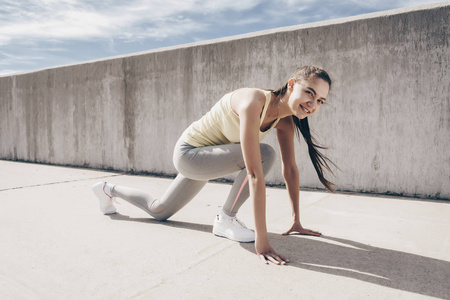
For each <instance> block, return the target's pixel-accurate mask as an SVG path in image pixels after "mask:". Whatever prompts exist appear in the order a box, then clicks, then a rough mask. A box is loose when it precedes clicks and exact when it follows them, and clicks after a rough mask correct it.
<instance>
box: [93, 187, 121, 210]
mask: <svg viewBox="0 0 450 300" xmlns="http://www.w3.org/2000/svg"><path fill="white" fill-rule="evenodd" d="M92 190H93V191H94V194H95V196H97V198H98V200H99V202H100V211H101V212H102V213H103V214H105V215H112V214H115V213H116V208H115V207H114V205H113V199H114V197H113V196H111V191H110V187H109V186H107V183H106V182H105V181H100V182H98V183H96V184H94V185H93V186H92ZM108 193H109V194H108Z"/></svg>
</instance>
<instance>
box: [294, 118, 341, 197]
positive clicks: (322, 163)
mask: <svg viewBox="0 0 450 300" xmlns="http://www.w3.org/2000/svg"><path fill="white" fill-rule="evenodd" d="M292 119H293V120H294V124H295V127H296V133H297V137H298V138H299V139H300V134H301V135H302V136H303V139H304V140H305V142H306V144H307V145H308V153H309V157H310V158H311V162H312V164H313V166H314V169H315V170H316V173H317V176H318V177H319V180H320V182H322V184H323V185H324V186H325V187H326V188H327V189H328V190H329V191H331V192H333V193H334V189H333V186H334V183H332V182H330V181H328V180H327V179H326V178H325V176H324V170H323V169H324V168H325V169H326V170H328V171H329V172H330V173H331V174H333V171H332V170H331V168H330V164H331V165H333V166H334V167H336V165H335V164H334V163H333V162H332V161H331V160H330V159H329V158H328V157H326V156H325V155H324V154H322V153H320V151H319V149H326V147H323V146H320V145H319V144H318V143H317V140H316V139H315V138H314V137H313V136H312V135H311V130H310V129H309V123H308V118H307V117H306V118H304V119H299V118H297V117H296V116H292Z"/></svg>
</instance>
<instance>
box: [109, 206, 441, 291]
mask: <svg viewBox="0 0 450 300" xmlns="http://www.w3.org/2000/svg"><path fill="white" fill-rule="evenodd" d="M110 218H111V219H113V220H120V221H132V222H142V223H148V224H164V225H166V226H170V227H176V228H183V229H188V230H196V231H202V232H212V226H211V225H205V224H196V223H187V222H178V221H165V222H159V221H156V220H154V219H151V218H130V217H129V216H124V215H121V214H119V213H116V214H114V215H110ZM269 239H270V242H271V244H272V245H273V246H274V247H275V248H276V250H277V252H279V253H280V254H283V255H284V256H286V257H288V258H289V260H290V263H289V266H290V267H295V268H301V269H305V270H311V271H316V272H321V273H326V274H331V275H337V276H344V277H349V278H353V279H357V280H362V281H365V282H369V283H373V284H378V285H381V286H385V287H389V288H394V289H398V290H402V291H408V292H412V293H417V294H422V295H426V296H432V297H437V298H443V299H448V298H449V297H450V284H449V282H450V262H448V261H444V260H438V259H434V258H429V257H424V256H420V255H415V254H410V253H405V252H400V251H396V250H390V249H383V248H377V247H372V246H370V245H366V244H361V243H358V242H355V241H351V240H346V239H341V238H336V237H330V236H322V237H318V238H311V237H302V236H299V235H291V236H282V235H280V234H275V233H269ZM240 245H241V247H242V248H243V249H245V250H247V251H250V252H252V253H255V248H254V244H253V243H241V244H240Z"/></svg>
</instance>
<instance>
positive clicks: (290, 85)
mask: <svg viewBox="0 0 450 300" xmlns="http://www.w3.org/2000/svg"><path fill="white" fill-rule="evenodd" d="M295 81H296V80H295V79H294V78H291V79H289V81H288V89H291V90H292V89H293V88H294V84H295Z"/></svg>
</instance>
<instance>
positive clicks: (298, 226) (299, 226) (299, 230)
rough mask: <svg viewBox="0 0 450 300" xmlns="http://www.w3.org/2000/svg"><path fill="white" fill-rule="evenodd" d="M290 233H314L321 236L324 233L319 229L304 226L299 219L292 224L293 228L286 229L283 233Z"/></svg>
mask: <svg viewBox="0 0 450 300" xmlns="http://www.w3.org/2000/svg"><path fill="white" fill-rule="evenodd" d="M290 233H294V234H300V235H313V236H321V235H322V233H320V232H319V231H314V230H311V229H307V228H303V226H302V224H300V222H299V221H296V222H294V224H292V226H291V228H290V229H289V230H288V231H286V232H285V233H283V235H288V234H290Z"/></svg>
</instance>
